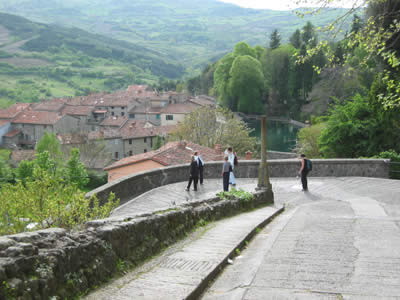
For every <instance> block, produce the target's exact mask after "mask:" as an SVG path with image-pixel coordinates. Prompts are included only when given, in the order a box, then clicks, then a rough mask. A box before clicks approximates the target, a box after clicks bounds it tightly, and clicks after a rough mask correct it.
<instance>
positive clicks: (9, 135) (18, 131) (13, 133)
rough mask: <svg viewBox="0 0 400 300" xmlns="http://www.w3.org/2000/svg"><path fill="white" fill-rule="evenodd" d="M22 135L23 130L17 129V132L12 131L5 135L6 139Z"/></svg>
mask: <svg viewBox="0 0 400 300" xmlns="http://www.w3.org/2000/svg"><path fill="white" fill-rule="evenodd" d="M20 133H21V130H18V129H15V130H12V131H9V132H8V133H7V134H5V135H4V136H5V137H14V136H16V135H18V134H20Z"/></svg>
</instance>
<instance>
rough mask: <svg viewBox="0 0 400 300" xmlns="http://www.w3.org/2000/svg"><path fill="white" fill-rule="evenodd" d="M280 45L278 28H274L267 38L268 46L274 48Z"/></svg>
mask: <svg viewBox="0 0 400 300" xmlns="http://www.w3.org/2000/svg"><path fill="white" fill-rule="evenodd" d="M280 45H281V35H280V34H279V31H278V29H275V30H274V31H273V32H272V33H271V35H270V38H269V48H270V49H276V48H278V47H279V46H280Z"/></svg>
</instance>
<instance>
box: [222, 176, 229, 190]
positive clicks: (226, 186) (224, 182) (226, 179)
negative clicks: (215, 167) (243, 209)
mask: <svg viewBox="0 0 400 300" xmlns="http://www.w3.org/2000/svg"><path fill="white" fill-rule="evenodd" d="M229 173H230V172H224V175H223V184H224V192H228V191H229Z"/></svg>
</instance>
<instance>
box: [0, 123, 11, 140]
mask: <svg viewBox="0 0 400 300" xmlns="http://www.w3.org/2000/svg"><path fill="white" fill-rule="evenodd" d="M10 128H11V122H10V121H9V120H0V145H3V136H4V135H6V134H7V133H8V132H9V131H10Z"/></svg>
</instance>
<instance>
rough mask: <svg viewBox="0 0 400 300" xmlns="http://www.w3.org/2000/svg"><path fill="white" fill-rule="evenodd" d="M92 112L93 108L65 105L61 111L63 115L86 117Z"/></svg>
mask: <svg viewBox="0 0 400 300" xmlns="http://www.w3.org/2000/svg"><path fill="white" fill-rule="evenodd" d="M93 110H94V106H86V105H75V106H73V105H66V106H65V107H64V109H63V110H62V114H63V115H73V116H88V115H89V114H90V113H91V112H92V111H93Z"/></svg>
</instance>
